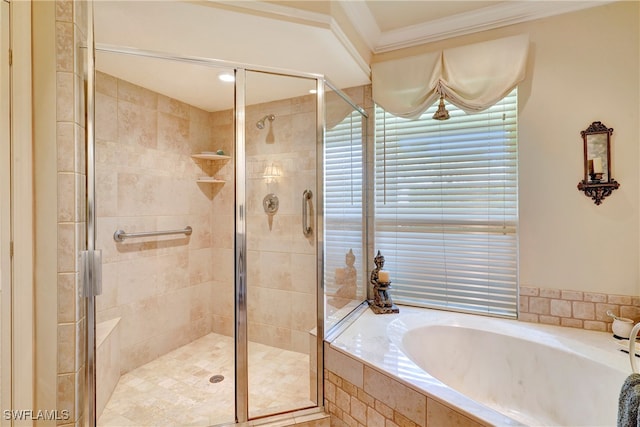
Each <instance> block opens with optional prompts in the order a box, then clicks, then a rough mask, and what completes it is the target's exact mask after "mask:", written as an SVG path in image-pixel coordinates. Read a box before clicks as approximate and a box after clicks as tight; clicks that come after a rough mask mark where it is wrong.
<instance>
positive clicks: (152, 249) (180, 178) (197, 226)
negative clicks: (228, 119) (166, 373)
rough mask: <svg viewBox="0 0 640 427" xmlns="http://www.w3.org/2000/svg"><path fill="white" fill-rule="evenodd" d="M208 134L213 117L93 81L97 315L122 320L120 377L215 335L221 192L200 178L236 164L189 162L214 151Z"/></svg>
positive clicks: (119, 84) (102, 78) (108, 79)
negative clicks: (124, 235) (181, 232)
mask: <svg viewBox="0 0 640 427" xmlns="http://www.w3.org/2000/svg"><path fill="white" fill-rule="evenodd" d="M229 131H232V129H229ZM212 135H213V123H212V121H211V118H210V114H209V113H207V112H205V111H202V110H199V109H197V108H195V107H192V106H189V105H187V104H184V103H182V102H179V101H177V100H175V99H171V98H168V97H166V96H164V95H161V94H158V93H154V92H151V91H149V90H147V89H144V88H142V87H139V86H135V85H133V84H131V83H128V82H126V81H123V80H119V79H117V78H115V77H112V76H109V75H106V74H103V73H98V74H97V78H96V140H97V141H96V145H97V148H96V181H97V182H96V193H97V196H96V202H97V207H96V212H97V216H98V220H97V230H98V238H97V246H98V248H100V249H101V250H102V251H103V294H102V295H100V296H99V297H98V298H97V300H96V301H97V313H98V314H97V317H98V321H99V322H100V321H104V320H109V319H112V318H115V317H121V323H120V328H119V329H120V346H121V349H122V354H121V359H120V360H121V370H122V372H123V373H124V372H128V371H129V370H131V369H133V368H135V367H137V366H140V365H142V364H144V363H146V362H148V361H150V360H153V359H155V358H156V357H158V356H159V355H162V354H165V353H166V352H168V351H170V350H172V349H175V348H177V347H179V346H181V345H183V344H186V343H188V342H190V341H192V340H194V339H196V338H198V337H200V336H202V335H204V334H207V333H209V332H210V331H211V330H212V326H211V322H212V312H213V310H214V295H213V289H214V282H213V280H214V275H215V263H214V260H215V259H216V258H217V256H218V255H219V254H218V253H217V252H216V251H215V249H214V247H213V244H212V242H213V241H214V240H215V239H214V237H213V228H214V227H213V215H212V207H213V200H214V198H215V197H216V194H217V193H218V192H219V191H221V187H224V186H225V184H208V183H204V184H202V183H197V182H196V179H197V177H199V176H202V175H209V174H214V173H215V174H216V175H224V176H225V177H228V176H230V175H231V168H232V164H231V162H230V161H227V162H218V163H220V164H216V165H213V162H212V161H207V160H197V159H193V158H192V157H191V154H193V153H197V152H201V151H205V150H212V144H213V136H212ZM217 148H218V147H217V146H216V149H217ZM227 187H230V188H232V187H233V186H232V185H231V184H228V185H227ZM231 209H232V208H231ZM230 212H233V211H232V210H231V211H230ZM187 225H189V226H191V227H192V228H193V234H192V235H191V236H190V237H185V236H166V237H157V238H156V237H153V238H143V239H131V240H127V241H125V242H123V243H116V242H115V241H114V240H113V233H114V232H115V231H116V230H117V229H123V230H125V231H127V232H142V231H153V230H171V229H182V228H184V227H185V226H187Z"/></svg>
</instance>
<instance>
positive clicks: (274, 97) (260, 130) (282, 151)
mask: <svg viewBox="0 0 640 427" xmlns="http://www.w3.org/2000/svg"><path fill="white" fill-rule="evenodd" d="M316 82H317V80H316V79H310V78H301V77H292V76H283V75H275V74H269V73H262V72H247V75H246V114H245V117H246V121H245V141H246V142H245V144H246V150H245V154H246V159H245V160H246V161H245V168H246V212H247V215H246V242H247V252H246V253H247V258H246V260H247V262H246V266H247V296H246V300H247V307H248V310H247V313H248V314H247V334H248V351H247V355H248V357H247V359H248V389H249V393H248V407H249V418H256V417H262V416H267V415H271V414H277V413H281V412H286V411H291V410H295V409H302V408H307V407H313V406H316V404H317V391H316V390H317V383H316V363H317V359H316V354H317V347H318V346H317V342H318V341H317V334H316V325H317V323H318V314H317V313H318V310H317V306H318V304H317V301H318V299H317V298H318V296H317V294H318V285H317V265H318V254H317V240H318V224H317V223H316V213H317V209H318V202H317V201H318V200H319V199H318V197H321V196H320V195H318V194H317V185H316V182H317V179H318V177H317V174H316V170H317V169H318V161H317V155H316V149H317V98H316V95H315V92H312V91H315V90H316V84H317V83H316ZM265 89H266V92H267V93H265ZM257 94H260V96H261V97H260V98H257ZM320 170H321V169H320Z"/></svg>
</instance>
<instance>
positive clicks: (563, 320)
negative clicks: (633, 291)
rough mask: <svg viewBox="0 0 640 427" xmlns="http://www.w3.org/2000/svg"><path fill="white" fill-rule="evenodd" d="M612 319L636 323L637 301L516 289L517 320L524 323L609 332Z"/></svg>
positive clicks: (627, 297) (638, 314) (639, 306)
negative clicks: (623, 318)
mask: <svg viewBox="0 0 640 427" xmlns="http://www.w3.org/2000/svg"><path fill="white" fill-rule="evenodd" d="M607 310H611V311H612V312H613V314H615V315H616V316H621V317H627V318H629V319H632V320H633V321H634V322H638V321H639V320H640V297H638V296H631V295H614V294H605V293H597V292H582V291H573V290H560V289H546V288H538V287H533V286H520V307H519V313H518V319H519V320H522V321H525V322H534V323H547V324H550V325H559V326H568V327H572V328H581V329H590V330H594V331H606V332H611V325H612V324H613V319H612V318H611V317H609V316H607V314H606V313H607Z"/></svg>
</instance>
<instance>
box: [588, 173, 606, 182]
mask: <svg viewBox="0 0 640 427" xmlns="http://www.w3.org/2000/svg"><path fill="white" fill-rule="evenodd" d="M603 176H604V174H603V173H593V172H591V173H590V174H589V178H591V182H592V183H594V184H599V183H600V181H602V177H603Z"/></svg>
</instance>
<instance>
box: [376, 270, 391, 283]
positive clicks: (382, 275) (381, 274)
mask: <svg viewBox="0 0 640 427" xmlns="http://www.w3.org/2000/svg"><path fill="white" fill-rule="evenodd" d="M378 282H381V283H389V272H388V271H386V270H380V271H378Z"/></svg>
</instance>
